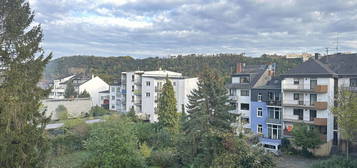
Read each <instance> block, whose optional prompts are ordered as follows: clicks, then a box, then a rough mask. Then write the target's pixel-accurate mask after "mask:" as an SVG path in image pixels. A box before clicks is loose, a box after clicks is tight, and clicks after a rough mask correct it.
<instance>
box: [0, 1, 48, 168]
mask: <svg viewBox="0 0 357 168" xmlns="http://www.w3.org/2000/svg"><path fill="white" fill-rule="evenodd" d="M33 18H34V13H33V12H32V11H31V9H30V6H29V3H28V1H25V0H0V56H1V60H0V66H2V72H1V84H0V167H13V168H16V167H43V166H44V161H45V158H46V157H45V156H46V151H47V148H48V145H47V144H48V143H47V138H46V135H45V130H44V128H45V125H46V123H47V122H48V118H46V117H45V116H44V112H40V106H41V102H40V101H41V99H43V98H45V97H46V95H47V94H48V91H47V90H43V89H41V88H39V87H38V86H37V83H38V82H39V80H40V78H41V76H42V72H43V70H44V67H45V65H46V64H47V63H48V61H49V60H50V58H51V55H49V56H45V53H44V51H43V49H42V48H41V47H40V46H39V44H40V42H41V40H42V37H43V34H42V30H41V27H40V26H39V25H37V26H30V25H31V23H32V22H33Z"/></svg>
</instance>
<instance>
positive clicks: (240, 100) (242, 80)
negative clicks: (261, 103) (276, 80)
mask: <svg viewBox="0 0 357 168" xmlns="http://www.w3.org/2000/svg"><path fill="white" fill-rule="evenodd" d="M274 73H275V64H271V65H245V64H243V63H239V64H237V66H236V71H235V73H234V74H232V75H231V79H232V83H230V84H228V85H226V87H227V88H228V89H229V99H230V100H231V104H232V105H233V106H234V107H235V109H234V110H232V111H230V112H231V113H233V114H237V115H239V118H238V122H237V127H238V132H249V131H250V128H251V123H250V118H251V112H250V109H251V89H252V88H255V87H259V86H263V85H265V84H266V83H267V82H268V81H269V80H270V79H271V77H272V76H273V74H274Z"/></svg>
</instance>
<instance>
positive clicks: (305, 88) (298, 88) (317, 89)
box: [283, 84, 328, 93]
mask: <svg viewBox="0 0 357 168" xmlns="http://www.w3.org/2000/svg"><path fill="white" fill-rule="evenodd" d="M283 90H284V91H286V92H307V93H327V91H328V86H327V85H316V86H314V87H311V86H309V85H302V84H300V85H292V84H291V85H283Z"/></svg>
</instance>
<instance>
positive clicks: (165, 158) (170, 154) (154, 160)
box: [150, 148, 177, 167]
mask: <svg viewBox="0 0 357 168" xmlns="http://www.w3.org/2000/svg"><path fill="white" fill-rule="evenodd" d="M176 153H177V152H176V150H175V149H174V148H164V149H160V150H158V151H154V152H152V154H151V157H150V165H151V166H158V167H176V165H175V164H176V163H177V162H176V160H177V157H176V156H177V155H176Z"/></svg>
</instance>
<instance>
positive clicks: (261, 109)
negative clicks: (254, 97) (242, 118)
mask: <svg viewBox="0 0 357 168" xmlns="http://www.w3.org/2000/svg"><path fill="white" fill-rule="evenodd" d="M262 116H263V108H257V117H262Z"/></svg>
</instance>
